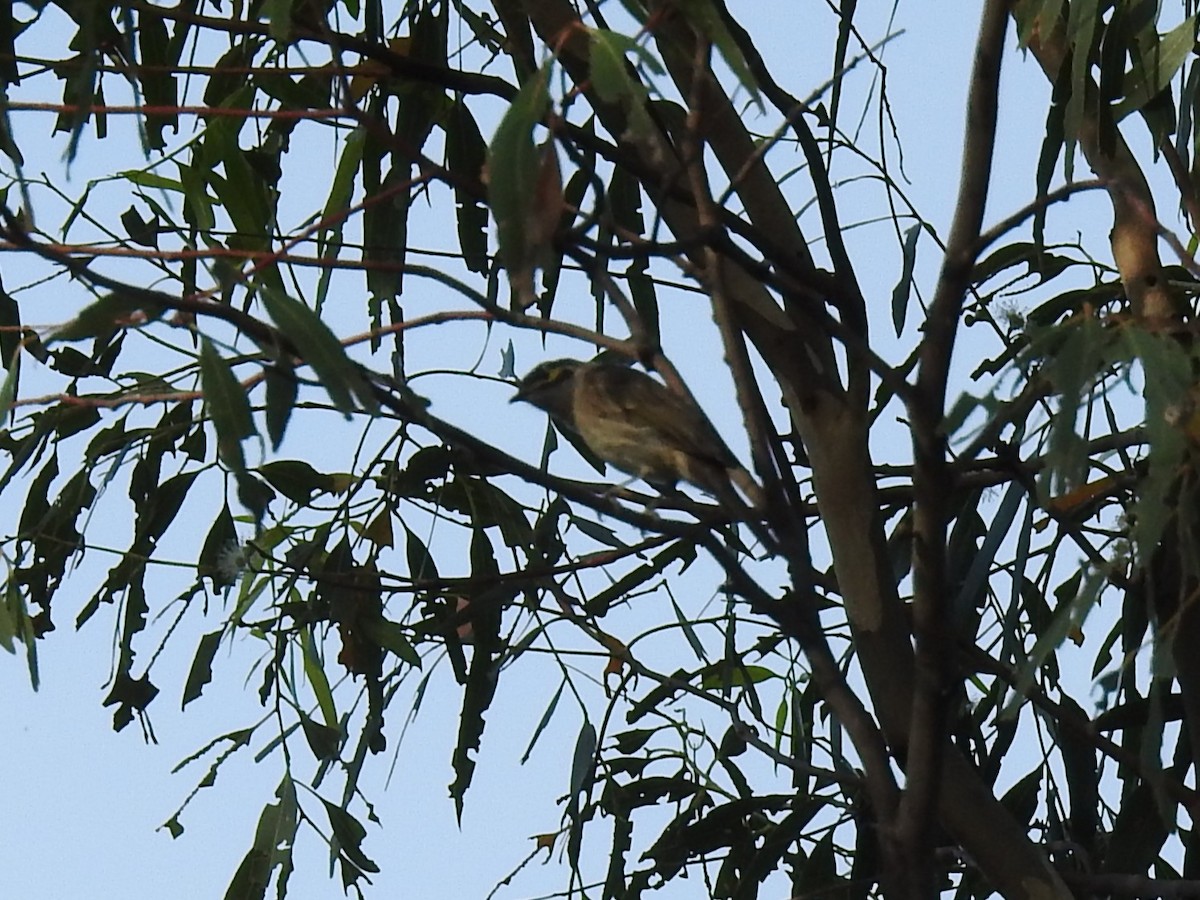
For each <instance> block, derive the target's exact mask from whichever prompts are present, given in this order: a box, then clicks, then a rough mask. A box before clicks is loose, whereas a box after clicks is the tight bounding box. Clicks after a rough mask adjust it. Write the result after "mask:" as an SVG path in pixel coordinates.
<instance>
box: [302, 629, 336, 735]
mask: <svg viewBox="0 0 1200 900" xmlns="http://www.w3.org/2000/svg"><path fill="white" fill-rule="evenodd" d="M301 640H302V645H303V654H304V677H305V678H307V679H308V683H309V684H310V685H312V689H313V693H314V694H316V695H317V705H318V706H319V707H320V708H321V715H322V716H323V717H324V719H325V724H326V725H328V726H329V727H330V728H336V727H337V724H338V717H337V707H336V706H334V704H333V691H331V690H330V689H329V679H328V678H326V677H325V667H324V666H322V665H321V658H320V657H319V656H318V655H317V644H316V641H315V640H314V638H313V633H312V630H311V629H307V630H306V631H305V632H304V637H303V638H302V639H301Z"/></svg>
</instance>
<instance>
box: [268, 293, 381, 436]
mask: <svg viewBox="0 0 1200 900" xmlns="http://www.w3.org/2000/svg"><path fill="white" fill-rule="evenodd" d="M262 298H263V303H264V304H265V305H266V307H267V312H268V313H269V314H270V316H271V318H272V319H273V320H274V321H275V324H276V325H278V326H279V330H280V331H282V332H283V334H284V336H285V337H286V338H287V339H288V340H289V341H291V342H292V343H293V344H294V345H295V347H296V349H297V350H298V351H299V353H300V356H301V357H303V359H304V361H305V362H306V363H308V364H309V365H310V366H312V368H313V371H314V372H316V373H317V377H318V378H320V379H321V383H322V384H323V385H324V387H325V390H327V391H328V392H329V397H330V399H331V400H333V405H334V406H336V407H337V408H338V409H339V410H341V411H342V412H343V413H345V414H346V416H347V417H349V415H350V413H351V412H353V411H354V409H355V405H354V400H353V399H352V398H353V397H357V398H358V401H359V403H361V404H362V406H363V408H364V409H366V410H367V411H368V412H372V413H374V412H376V411H377V410H378V409H379V402H378V400H376V398H375V393H374V391H373V390H372V389H371V385H370V384H369V383H368V382H367V380H366V378H365V377H364V376H363V373H362V370H361V369H360V368H359V367H358V365H356V364H355V363H354V362H352V361H351V359H350V357H349V356H347V355H346V348H345V347H343V346H342V344H341V342H340V341H339V340H338V339H337V336H336V335H335V334H334V333H333V332H332V331H331V330H330V329H329V326H328V325H326V324H325V323H324V322H322V321H321V317H320V316H318V315H317V314H316V313H315V312H313V310H311V309H310V308H309V307H307V306H305V305H304V304H303V303H301V302H299V301H298V300H293V299H292V298H291V297H289V296H288V295H287V294H284V293H283V292H281V291H277V290H275V289H274V288H271V287H264V288H263V291H262Z"/></svg>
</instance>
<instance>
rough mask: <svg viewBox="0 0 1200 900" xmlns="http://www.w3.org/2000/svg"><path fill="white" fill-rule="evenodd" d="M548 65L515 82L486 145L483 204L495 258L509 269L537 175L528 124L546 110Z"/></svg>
mask: <svg viewBox="0 0 1200 900" xmlns="http://www.w3.org/2000/svg"><path fill="white" fill-rule="evenodd" d="M548 78H549V64H548V63H547V65H546V66H543V67H542V69H541V70H540V71H539V72H538V74H537V75H536V76H535V77H533V78H530V79H528V80H526V82H525V83H524V84H523V85H521V91H520V93H518V94H517V97H516V99H515V100H514V101H513V102H512V105H511V106H509V108H508V111H507V112H506V113H505V114H504V118H503V119H501V120H500V124H499V125H498V126H497V128H496V133H495V136H494V137H493V138H492V143H491V146H490V147H489V148H488V202H489V204H490V205H491V208H492V215H493V216H495V218H496V237H497V240H498V242H499V245H500V258H501V259H502V260H503V262H504V265H505V267H506V268H508V269H509V270H510V271H512V270H514V269H518V268H519V267H521V266H522V265H523V264H524V261H525V253H526V246H527V241H526V226H527V223H528V221H529V216H530V211H531V210H532V208H533V201H534V195H535V188H536V182H537V173H538V159H539V156H538V151H537V148H536V147H535V146H534V142H533V129H534V126H535V125H537V124H538V123H539V122H541V121H542V118H543V116H545V114H546V112H547V110H548V109H549V103H550V99H549V94H548V92H547V86H546V82H547V80H548Z"/></svg>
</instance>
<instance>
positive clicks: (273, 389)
mask: <svg viewBox="0 0 1200 900" xmlns="http://www.w3.org/2000/svg"><path fill="white" fill-rule="evenodd" d="M266 380H267V437H269V438H270V439H271V449H272V450H278V449H279V445H280V444H282V443H283V435H284V432H285V431H287V425H288V422H289V421H290V420H291V418H292V410H293V409H295V407H296V394H297V393H298V392H299V389H300V386H299V384H298V383H297V381H296V373H295V371H293V369H292V367H291V365H290V364H289V363H285V362H284V361H282V360H276V362H275V364H274V365H271V366H268V367H267V368H266Z"/></svg>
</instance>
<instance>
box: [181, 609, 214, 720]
mask: <svg viewBox="0 0 1200 900" xmlns="http://www.w3.org/2000/svg"><path fill="white" fill-rule="evenodd" d="M224 634H225V629H223V628H222V629H219V630H217V631H212V632H209V633H208V634H206V635H204V636H203V637H201V638H200V646H199V647H197V648H196V655H195V657H194V658H193V659H192V668H191V670H190V671H189V672H188V677H187V681H186V682H185V683H184V685H183V703H182V704H181V707H180V708H186V707H187V705H188V704H189V703H191V702H192V701H193V700H195V699H196V698H197V697H199V696H200V694H201V693H202V692H203V691H204V686H205V685H206V684H208V683H209V682H210V681H212V662H213V657H214V656H216V655H217V648H219V647H220V646H221V637H222V635H224Z"/></svg>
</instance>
